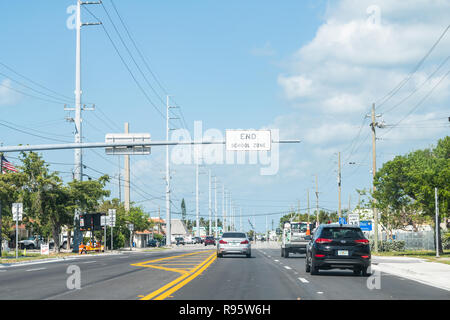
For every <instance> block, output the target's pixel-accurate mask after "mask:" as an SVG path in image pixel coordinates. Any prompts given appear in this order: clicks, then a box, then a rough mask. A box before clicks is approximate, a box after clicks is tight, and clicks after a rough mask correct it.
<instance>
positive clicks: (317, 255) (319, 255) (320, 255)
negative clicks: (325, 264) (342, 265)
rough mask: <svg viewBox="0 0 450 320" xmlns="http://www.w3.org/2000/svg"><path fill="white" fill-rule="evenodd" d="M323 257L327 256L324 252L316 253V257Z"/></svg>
mask: <svg viewBox="0 0 450 320" xmlns="http://www.w3.org/2000/svg"><path fill="white" fill-rule="evenodd" d="M323 257H325V255H324V254H316V258H323Z"/></svg>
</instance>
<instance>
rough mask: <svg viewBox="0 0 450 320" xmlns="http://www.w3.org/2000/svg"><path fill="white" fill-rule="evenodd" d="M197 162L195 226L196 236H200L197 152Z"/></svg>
mask: <svg viewBox="0 0 450 320" xmlns="http://www.w3.org/2000/svg"><path fill="white" fill-rule="evenodd" d="M196 162H197V163H196V164H195V214H196V222H195V226H196V227H197V232H196V236H197V237H200V217H199V214H200V213H199V207H198V206H199V204H198V201H199V199H198V154H197V161H196Z"/></svg>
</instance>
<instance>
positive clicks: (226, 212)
mask: <svg viewBox="0 0 450 320" xmlns="http://www.w3.org/2000/svg"><path fill="white" fill-rule="evenodd" d="M223 192H224V195H225V198H224V199H225V211H224V216H223V226H224V227H223V228H224V229H223V231H224V232H227V231H228V221H227V214H228V191H227V190H225V189H224V191H223Z"/></svg>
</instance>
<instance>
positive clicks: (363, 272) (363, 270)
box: [361, 267, 370, 277]
mask: <svg viewBox="0 0 450 320" xmlns="http://www.w3.org/2000/svg"><path fill="white" fill-rule="evenodd" d="M361 274H362V276H363V277H368V276H370V273H369V267H363V268H362V271H361Z"/></svg>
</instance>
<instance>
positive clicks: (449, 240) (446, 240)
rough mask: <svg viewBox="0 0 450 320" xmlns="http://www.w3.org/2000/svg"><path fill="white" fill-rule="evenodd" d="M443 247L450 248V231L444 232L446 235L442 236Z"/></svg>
mask: <svg viewBox="0 0 450 320" xmlns="http://www.w3.org/2000/svg"><path fill="white" fill-rule="evenodd" d="M442 249H444V250H448V249H450V233H446V234H444V237H443V238H442Z"/></svg>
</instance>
